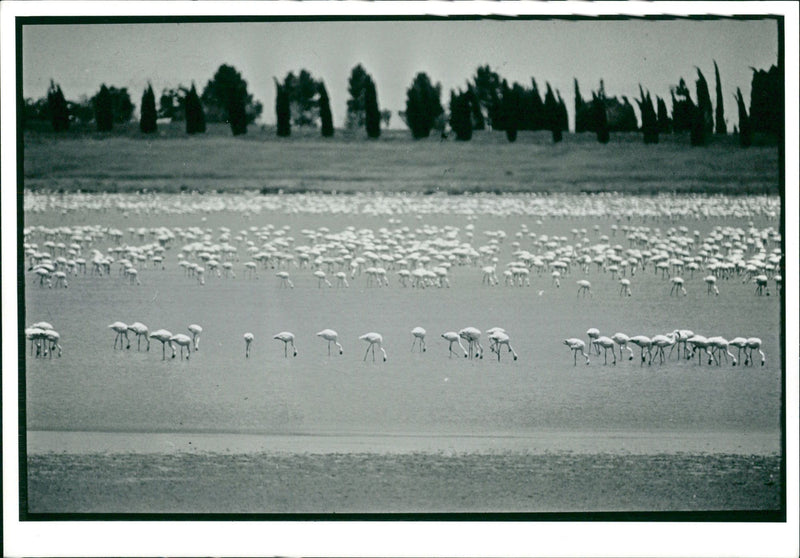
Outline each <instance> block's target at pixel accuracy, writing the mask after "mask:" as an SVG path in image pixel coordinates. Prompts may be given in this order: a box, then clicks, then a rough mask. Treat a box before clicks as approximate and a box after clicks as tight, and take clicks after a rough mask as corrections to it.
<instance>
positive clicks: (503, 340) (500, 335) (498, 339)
mask: <svg viewBox="0 0 800 558" xmlns="http://www.w3.org/2000/svg"><path fill="white" fill-rule="evenodd" d="M489 340H490V342H491V343H492V344H493V346H494V348H493V349H492V350H493V351H495V352H497V361H498V362H500V345H505V346H506V347H507V348H508V352H510V353H511V354H512V355H514V360H517V353H516V351H514V349H513V348H512V347H511V343H509V341H510V339H509V337H508V334H507V333H506V332H505V331H498V329H495V331H493V332H492V334H491V335H490V336H489Z"/></svg>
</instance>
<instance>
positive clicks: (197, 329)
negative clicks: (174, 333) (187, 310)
mask: <svg viewBox="0 0 800 558" xmlns="http://www.w3.org/2000/svg"><path fill="white" fill-rule="evenodd" d="M188 329H189V331H190V332H191V334H192V343H193V344H194V350H195V351H199V350H200V334H201V333H203V328H202V327H201V326H199V325H197V324H190V325H189V328H188Z"/></svg>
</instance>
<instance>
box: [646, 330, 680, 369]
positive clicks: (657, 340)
mask: <svg viewBox="0 0 800 558" xmlns="http://www.w3.org/2000/svg"><path fill="white" fill-rule="evenodd" d="M677 339H678V335H677V334H676V333H675V332H674V331H673V332H672V333H668V334H666V335H654V336H653V339H652V343H653V346H654V347H655V348H656V354H657V355H658V356H659V357H661V363H662V364H663V363H664V360H666V357H665V355H664V348H665V347H674V346H675V343H676V342H677Z"/></svg>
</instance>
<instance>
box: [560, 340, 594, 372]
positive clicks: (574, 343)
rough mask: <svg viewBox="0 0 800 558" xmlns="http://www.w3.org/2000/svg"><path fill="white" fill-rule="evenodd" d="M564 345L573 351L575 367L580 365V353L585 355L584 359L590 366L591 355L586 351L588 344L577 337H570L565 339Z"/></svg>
mask: <svg viewBox="0 0 800 558" xmlns="http://www.w3.org/2000/svg"><path fill="white" fill-rule="evenodd" d="M564 344H565V345H566V346H567V347H569V348H570V349H572V353H573V355H574V359H573V360H574V361H575V366H577V365H578V353H579V352H580V353H581V355H583V358H585V359H586V364H589V355H587V354H586V352H585V351H584V349H585V348H586V343H584V342H583V340H581V339H578V338H576V337H570V338H569V339H564Z"/></svg>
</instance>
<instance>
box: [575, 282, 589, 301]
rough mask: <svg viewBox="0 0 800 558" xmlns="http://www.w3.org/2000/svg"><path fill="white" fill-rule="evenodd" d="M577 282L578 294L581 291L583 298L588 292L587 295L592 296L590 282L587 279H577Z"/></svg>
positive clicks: (579, 294)
mask: <svg viewBox="0 0 800 558" xmlns="http://www.w3.org/2000/svg"><path fill="white" fill-rule="evenodd" d="M577 283H578V296H581V293H583V297H584V298H586V294H587V293H588V294H589V296H593V295H592V284H591V283H590V282H589V281H587V280H586V279H579V280H578V281H577Z"/></svg>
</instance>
